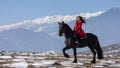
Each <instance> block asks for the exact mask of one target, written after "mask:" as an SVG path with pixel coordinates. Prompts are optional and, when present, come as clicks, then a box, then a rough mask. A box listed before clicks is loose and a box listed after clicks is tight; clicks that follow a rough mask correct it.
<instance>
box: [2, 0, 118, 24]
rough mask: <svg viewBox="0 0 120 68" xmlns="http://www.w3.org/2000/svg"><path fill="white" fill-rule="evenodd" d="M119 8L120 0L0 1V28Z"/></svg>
mask: <svg viewBox="0 0 120 68" xmlns="http://www.w3.org/2000/svg"><path fill="white" fill-rule="evenodd" d="M111 8H120V0H0V26H1V25H7V24H13V23H17V22H21V21H24V20H29V19H30V20H31V19H36V18H41V17H45V16H52V15H73V14H79V13H85V12H96V11H106V10H109V9H111Z"/></svg>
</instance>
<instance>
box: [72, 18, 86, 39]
mask: <svg viewBox="0 0 120 68" xmlns="http://www.w3.org/2000/svg"><path fill="white" fill-rule="evenodd" d="M83 23H84V24H85V20H84V19H83V18H82V17H81V16H77V17H76V22H75V25H74V32H75V33H76V35H77V37H78V38H79V37H80V39H83V38H86V37H87V35H86V33H85V32H84V31H83V29H82V24H83Z"/></svg>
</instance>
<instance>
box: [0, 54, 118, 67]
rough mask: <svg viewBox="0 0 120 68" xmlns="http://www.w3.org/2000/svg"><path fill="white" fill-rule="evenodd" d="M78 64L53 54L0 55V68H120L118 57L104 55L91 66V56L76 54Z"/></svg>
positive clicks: (71, 58)
mask: <svg viewBox="0 0 120 68" xmlns="http://www.w3.org/2000/svg"><path fill="white" fill-rule="evenodd" d="M77 57H78V63H72V62H73V56H72V54H70V58H65V57H64V56H63V54H56V53H55V52H48V53H39V52H38V53H30V52H9V53H4V54H1V56H0V68H120V56H113V55H104V57H105V59H104V60H98V59H97V63H95V64H91V63H90V61H91V60H92V55H85V54H78V55H77Z"/></svg>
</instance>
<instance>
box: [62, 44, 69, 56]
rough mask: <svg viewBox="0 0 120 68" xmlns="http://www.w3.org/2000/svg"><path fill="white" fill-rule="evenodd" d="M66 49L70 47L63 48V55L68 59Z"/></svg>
mask: <svg viewBox="0 0 120 68" xmlns="http://www.w3.org/2000/svg"><path fill="white" fill-rule="evenodd" d="M68 49H70V47H67V46H66V47H65V48H63V55H64V56H65V57H66V58H69V57H70V56H69V55H68V54H66V52H65V51H66V50H68Z"/></svg>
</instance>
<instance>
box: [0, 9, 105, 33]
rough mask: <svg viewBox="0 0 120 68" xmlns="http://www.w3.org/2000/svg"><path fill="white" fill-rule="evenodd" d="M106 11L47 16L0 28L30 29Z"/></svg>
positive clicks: (88, 16)
mask: <svg viewBox="0 0 120 68" xmlns="http://www.w3.org/2000/svg"><path fill="white" fill-rule="evenodd" d="M104 12H105V11H98V12H93V13H90V12H88V13H81V14H75V15H54V16H46V17H43V18H37V19H34V20H25V21H23V22H19V23H15V24H10V25H3V26H0V30H9V29H14V28H19V27H20V28H26V29H29V28H30V27H31V26H34V25H42V24H51V23H56V22H60V21H65V22H71V21H74V20H75V18H76V16H83V17H85V18H86V19H88V18H91V17H95V16H99V15H101V14H102V13H104ZM42 29H43V28H39V29H38V30H36V31H35V32H40V31H41V30H42Z"/></svg>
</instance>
